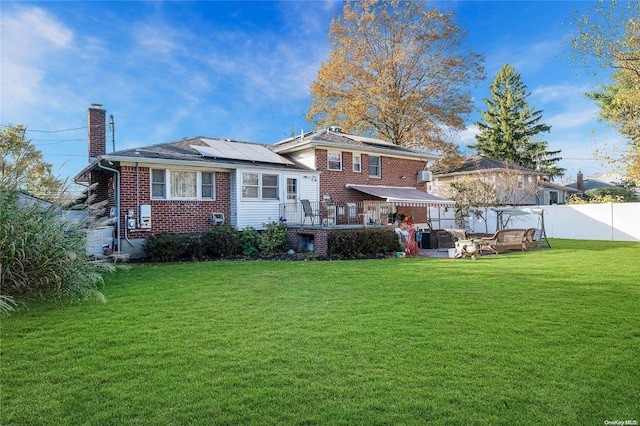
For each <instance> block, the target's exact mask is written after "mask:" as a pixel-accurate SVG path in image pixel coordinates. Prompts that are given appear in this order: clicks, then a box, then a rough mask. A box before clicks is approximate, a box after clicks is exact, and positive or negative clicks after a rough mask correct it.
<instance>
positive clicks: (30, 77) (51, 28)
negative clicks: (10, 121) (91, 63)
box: [1, 6, 74, 112]
mask: <svg viewBox="0 0 640 426" xmlns="http://www.w3.org/2000/svg"><path fill="white" fill-rule="evenodd" d="M1 22H2V83H1V84H2V86H1V90H2V106H3V109H7V110H12V111H13V112H20V111H24V110H25V109H27V108H29V107H30V106H32V105H35V104H39V103H42V102H43V99H42V93H43V91H44V90H43V80H44V79H45V78H46V73H47V69H48V68H49V67H50V66H51V61H55V56H56V55H57V54H58V53H59V52H61V51H64V50H66V49H68V48H69V47H70V46H71V45H72V43H73V40H74V34H73V32H72V31H71V30H70V29H69V28H67V27H66V26H65V25H64V24H62V23H61V22H60V21H58V20H57V19H56V18H55V17H54V16H53V15H51V14H49V13H48V12H46V11H45V10H43V9H40V8H37V7H16V8H7V7H5V6H3V11H2V14H1Z"/></svg>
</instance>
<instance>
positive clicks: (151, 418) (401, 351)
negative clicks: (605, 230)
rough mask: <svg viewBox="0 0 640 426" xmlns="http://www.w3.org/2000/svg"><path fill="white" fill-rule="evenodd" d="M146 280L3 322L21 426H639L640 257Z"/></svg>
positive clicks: (113, 280)
mask: <svg viewBox="0 0 640 426" xmlns="http://www.w3.org/2000/svg"><path fill="white" fill-rule="evenodd" d="M552 245H553V249H551V250H540V251H534V252H526V253H513V254H507V255H499V256H485V257H482V258H480V259H477V260H475V261H474V260H471V259H457V260H450V259H425V258H412V259H386V260H362V261H337V262H314V261H310V262H305V261H299V262H277V261H246V262H244V261H229V262H227V261H221V262H206V263H183V264H163V265H160V264H144V265H134V266H133V268H132V269H131V270H130V271H128V272H127V271H121V272H118V273H117V274H115V275H112V276H109V277H108V278H107V283H106V285H105V287H104V289H103V290H104V293H105V295H106V297H107V303H106V304H100V303H97V302H91V303H84V304H76V305H70V306H63V307H61V306H51V305H47V304H37V305H30V306H29V309H28V310H26V309H25V310H22V311H21V312H19V313H18V314H14V315H13V316H11V317H9V318H7V319H4V320H3V321H2V332H1V338H2V339H1V343H0V344H1V346H0V348H1V353H0V362H1V373H2V376H1V380H2V382H1V389H0V390H1V414H0V423H1V424H3V425H11V424H15V425H29V424H34V425H35V424H37V425H40V424H55V425H59V424H67V425H75V424H83V425H131V424H140V425H165V424H166V425H198V424H200V425H212V424H228V425H236V424H247V425H254V424H255V425H270V424H318V425H327V424H345V425H350V424H358V425H361V424H362V425H374V424H389V425H399V424H406V425H410V424H443V425H445V424H477V425H499V424H505V425H506V424H509V425H511V424H536V425H538V424H549V425H551V424H553V425H557V424H566V425H568V424H594V425H601V424H604V422H605V420H609V421H613V420H628V419H634V420H638V421H640V316H639V314H640V244H638V243H619V242H615V243H614V242H598V241H568V240H555V241H553V240H552Z"/></svg>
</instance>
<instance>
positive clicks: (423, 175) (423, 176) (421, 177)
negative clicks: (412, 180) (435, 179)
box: [418, 170, 431, 183]
mask: <svg viewBox="0 0 640 426" xmlns="http://www.w3.org/2000/svg"><path fill="white" fill-rule="evenodd" d="M421 182H431V172H428V171H426V170H420V171H419V172H418V183H421Z"/></svg>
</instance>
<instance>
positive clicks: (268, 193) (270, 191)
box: [262, 174, 278, 200]
mask: <svg viewBox="0 0 640 426" xmlns="http://www.w3.org/2000/svg"><path fill="white" fill-rule="evenodd" d="M262 199H263V200H277V199H278V175H267V174H263V175H262Z"/></svg>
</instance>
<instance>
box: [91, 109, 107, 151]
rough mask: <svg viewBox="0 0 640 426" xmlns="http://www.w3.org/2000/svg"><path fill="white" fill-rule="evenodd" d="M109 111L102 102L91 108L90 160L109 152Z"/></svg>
mask: <svg viewBox="0 0 640 426" xmlns="http://www.w3.org/2000/svg"><path fill="white" fill-rule="evenodd" d="M106 116H107V111H106V110H104V109H102V104H91V108H89V162H92V161H93V160H95V159H96V158H98V157H99V156H101V155H104V154H106V153H107V126H106V124H107V121H106Z"/></svg>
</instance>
